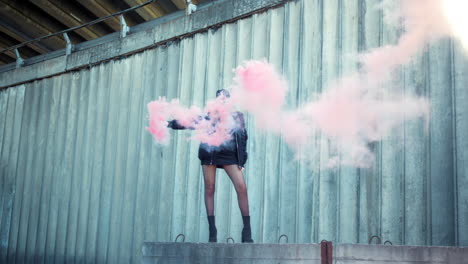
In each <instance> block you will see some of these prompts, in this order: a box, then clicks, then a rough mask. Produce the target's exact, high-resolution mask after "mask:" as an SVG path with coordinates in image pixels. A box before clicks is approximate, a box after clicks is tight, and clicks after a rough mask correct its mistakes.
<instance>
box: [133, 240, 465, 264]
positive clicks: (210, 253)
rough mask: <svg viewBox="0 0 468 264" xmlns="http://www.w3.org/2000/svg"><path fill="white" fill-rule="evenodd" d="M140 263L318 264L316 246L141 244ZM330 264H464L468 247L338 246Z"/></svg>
mask: <svg viewBox="0 0 468 264" xmlns="http://www.w3.org/2000/svg"><path fill="white" fill-rule="evenodd" d="M141 263H145V264H147V263H180V264H188V263H213V264H214V263H252V264H253V263H262V264H263V263H275V264H277V263H288V264H289V263H313V264H315V263H321V259H320V244H226V243H215V244H212V243H157V242H145V243H144V244H143V248H142V260H141ZM333 263H334V264H369V263H389V264H396V263H399V264H401V263H403V264H416V263H418V264H421V263H428V264H430V263H434V264H435V263H439V264H440V263H447V264H462V263H468V248H457V247H419V246H383V245H359V244H339V245H334V246H333Z"/></svg>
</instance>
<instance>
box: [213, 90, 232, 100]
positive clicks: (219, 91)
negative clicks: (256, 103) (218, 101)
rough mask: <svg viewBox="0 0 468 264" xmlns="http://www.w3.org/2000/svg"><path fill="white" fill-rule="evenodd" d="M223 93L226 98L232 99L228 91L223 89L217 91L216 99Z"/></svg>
mask: <svg viewBox="0 0 468 264" xmlns="http://www.w3.org/2000/svg"><path fill="white" fill-rule="evenodd" d="M221 93H223V94H224V96H226V97H228V98H229V97H231V94H230V93H229V91H228V90H226V89H221V90H218V91H216V97H218V96H219V95H220V94H221Z"/></svg>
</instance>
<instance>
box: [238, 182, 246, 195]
mask: <svg viewBox="0 0 468 264" xmlns="http://www.w3.org/2000/svg"><path fill="white" fill-rule="evenodd" d="M236 192H237V193H238V194H247V186H245V183H239V184H237V185H236Z"/></svg>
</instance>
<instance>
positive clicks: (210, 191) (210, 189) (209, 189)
mask: <svg viewBox="0 0 468 264" xmlns="http://www.w3.org/2000/svg"><path fill="white" fill-rule="evenodd" d="M214 193H215V185H214V184H205V194H206V195H209V196H212V195H214Z"/></svg>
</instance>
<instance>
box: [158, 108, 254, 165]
mask: <svg viewBox="0 0 468 264" xmlns="http://www.w3.org/2000/svg"><path fill="white" fill-rule="evenodd" d="M233 118H234V120H235V121H236V129H233V130H232V131H231V135H232V137H231V139H230V140H228V141H226V142H224V143H223V144H222V145H221V146H218V147H215V146H210V145H208V144H206V143H201V144H200V147H199V148H198V158H199V159H200V161H201V164H202V165H217V166H218V167H221V166H222V165H232V164H237V165H239V166H241V167H244V164H245V162H246V161H247V139H248V136H247V130H246V129H245V121H244V115H243V114H242V113H241V112H234V113H233ZM167 126H168V127H170V128H172V129H193V128H189V127H184V126H181V125H180V124H179V123H178V122H177V120H172V121H170V122H169V124H168V125H167Z"/></svg>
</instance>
